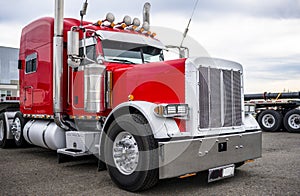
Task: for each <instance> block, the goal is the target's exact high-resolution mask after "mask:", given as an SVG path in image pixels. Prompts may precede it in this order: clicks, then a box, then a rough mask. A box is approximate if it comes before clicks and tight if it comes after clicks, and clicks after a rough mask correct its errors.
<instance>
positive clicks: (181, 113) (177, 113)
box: [154, 104, 189, 118]
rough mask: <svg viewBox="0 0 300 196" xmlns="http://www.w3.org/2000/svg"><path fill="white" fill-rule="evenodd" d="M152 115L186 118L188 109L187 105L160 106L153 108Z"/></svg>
mask: <svg viewBox="0 0 300 196" xmlns="http://www.w3.org/2000/svg"><path fill="white" fill-rule="evenodd" d="M154 113H155V114H156V115H157V116H160V117H178V118H186V117H187V116H188V113H189V107H188V104H160V105H157V106H156V107H155V108H154Z"/></svg>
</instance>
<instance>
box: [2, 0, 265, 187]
mask: <svg viewBox="0 0 300 196" xmlns="http://www.w3.org/2000/svg"><path fill="white" fill-rule="evenodd" d="M85 5H86V3H85ZM147 6H149V4H148V5H147ZM84 12H85V11H84V10H83V11H81V16H83V15H84V14H85V13H84ZM145 12H147V9H146V11H145ZM147 14H148V13H146V15H147ZM146 18H147V17H146ZM139 23H140V22H139V20H138V19H134V20H133V22H131V19H130V17H128V16H126V17H124V20H123V21H121V22H119V23H117V24H114V16H113V15H112V14H108V15H107V17H106V19H104V20H99V21H98V22H95V23H93V22H85V21H83V20H82V19H81V20H76V19H72V18H63V0H56V1H55V17H54V18H50V17H49V18H47V17H46V18H41V19H38V20H36V21H34V22H32V23H30V24H29V25H27V26H26V27H24V29H23V31H22V37H21V43H20V56H19V66H18V68H19V74H20V105H19V109H18V110H16V109H14V110H9V108H5V109H3V110H2V111H1V114H0V146H1V147H2V148H5V147H7V146H8V144H9V142H11V141H14V143H15V145H16V146H18V147H22V146H24V145H25V144H26V143H29V144H33V145H36V146H41V147H44V148H49V149H52V150H56V151H57V153H58V156H59V159H60V160H61V161H62V160H63V158H64V157H65V156H73V157H77V156H85V155H95V156H97V157H98V158H99V170H102V169H105V168H107V170H108V172H109V175H110V176H111V179H112V180H113V181H114V182H115V184H117V185H118V186H119V187H121V188H123V189H126V190H129V191H138V190H143V189H147V188H150V187H152V186H154V185H155V184H156V183H157V182H158V180H159V179H165V178H172V177H178V176H183V175H186V174H191V173H196V172H199V171H206V170H208V171H209V172H208V180H209V181H215V180H219V179H223V178H226V177H230V176H233V175H234V169H235V168H236V167H239V166H241V165H242V164H244V163H245V162H246V161H248V160H252V159H256V158H259V157H261V152H262V151H261V147H262V138H261V137H262V135H261V131H260V128H259V126H258V124H257V122H256V121H255V119H254V118H253V117H252V115H249V114H247V113H245V112H244V105H243V103H244V99H243V98H244V95H243V69H242V66H241V65H240V64H238V63H235V62H231V61H227V60H221V59H215V58H206V57H195V58H181V59H177V60H171V61H164V56H163V53H164V49H165V46H164V45H163V44H162V43H161V42H160V41H159V40H158V39H156V38H155V34H153V33H151V32H150V31H149V24H148V23H147V20H145V22H144V24H143V26H140V24H139ZM170 36H171V35H170Z"/></svg>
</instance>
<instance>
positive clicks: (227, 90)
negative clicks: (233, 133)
mask: <svg viewBox="0 0 300 196" xmlns="http://www.w3.org/2000/svg"><path fill="white" fill-rule="evenodd" d="M199 115H200V116H199V120H200V122H199V125H200V128H202V129H205V128H217V127H231V126H240V125H242V104H241V73H240V71H233V70H222V69H216V68H209V67H200V68H199Z"/></svg>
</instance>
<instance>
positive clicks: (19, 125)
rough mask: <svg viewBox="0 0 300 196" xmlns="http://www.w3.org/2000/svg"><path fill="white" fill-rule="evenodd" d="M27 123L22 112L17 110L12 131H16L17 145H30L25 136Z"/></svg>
mask: <svg viewBox="0 0 300 196" xmlns="http://www.w3.org/2000/svg"><path fill="white" fill-rule="evenodd" d="M25 124H26V120H25V119H24V117H23V115H22V113H21V112H17V113H16V114H15V117H14V120H13V125H12V131H13V133H14V141H15V144H16V146H17V147H25V146H27V145H28V143H27V142H26V140H25V139H24V136H23V129H24V126H25Z"/></svg>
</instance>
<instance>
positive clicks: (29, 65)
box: [25, 53, 37, 73]
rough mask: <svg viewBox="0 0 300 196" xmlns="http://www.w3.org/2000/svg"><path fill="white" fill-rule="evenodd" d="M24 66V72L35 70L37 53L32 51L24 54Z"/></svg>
mask: <svg viewBox="0 0 300 196" xmlns="http://www.w3.org/2000/svg"><path fill="white" fill-rule="evenodd" d="M25 61H26V66H25V73H33V72H36V69H37V53H32V54H30V55H28V56H26V59H25Z"/></svg>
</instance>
